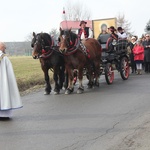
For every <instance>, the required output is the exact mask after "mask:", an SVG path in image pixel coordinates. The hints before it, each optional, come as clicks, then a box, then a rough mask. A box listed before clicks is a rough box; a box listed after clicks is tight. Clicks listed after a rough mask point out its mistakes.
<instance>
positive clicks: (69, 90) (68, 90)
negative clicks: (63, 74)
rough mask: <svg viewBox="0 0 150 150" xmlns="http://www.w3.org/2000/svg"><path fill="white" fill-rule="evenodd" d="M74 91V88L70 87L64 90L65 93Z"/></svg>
mask: <svg viewBox="0 0 150 150" xmlns="http://www.w3.org/2000/svg"><path fill="white" fill-rule="evenodd" d="M73 91H74V89H73V88H72V89H69V88H68V89H67V90H66V91H65V94H71V93H72V92H73Z"/></svg>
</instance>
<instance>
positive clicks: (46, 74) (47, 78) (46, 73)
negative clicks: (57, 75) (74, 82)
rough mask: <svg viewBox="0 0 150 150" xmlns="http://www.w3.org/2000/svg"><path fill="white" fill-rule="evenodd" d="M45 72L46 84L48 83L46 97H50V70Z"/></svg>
mask: <svg viewBox="0 0 150 150" xmlns="http://www.w3.org/2000/svg"><path fill="white" fill-rule="evenodd" d="M43 71H44V77H45V82H46V86H45V92H44V95H48V94H50V92H51V89H52V88H51V85H50V80H49V75H48V69H45V70H43Z"/></svg>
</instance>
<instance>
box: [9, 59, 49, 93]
mask: <svg viewBox="0 0 150 150" xmlns="http://www.w3.org/2000/svg"><path fill="white" fill-rule="evenodd" d="M9 59H10V61H11V62H12V65H13V69H14V73H15V76H16V80H17V84H18V88H19V91H20V92H22V91H25V90H28V89H30V88H32V87H34V86H37V85H39V86H41V85H44V83H45V80H44V73H43V71H42V69H41V66H40V62H39V60H34V59H33V58H32V57H31V56H12V57H9ZM51 74H52V73H51ZM50 77H51V75H50Z"/></svg>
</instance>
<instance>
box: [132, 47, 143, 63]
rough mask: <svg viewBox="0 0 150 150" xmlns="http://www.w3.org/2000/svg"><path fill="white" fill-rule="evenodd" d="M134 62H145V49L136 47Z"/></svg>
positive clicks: (134, 49)
mask: <svg viewBox="0 0 150 150" xmlns="http://www.w3.org/2000/svg"><path fill="white" fill-rule="evenodd" d="M132 51H133V54H134V60H144V47H143V46H141V45H135V46H134V48H133V50H132Z"/></svg>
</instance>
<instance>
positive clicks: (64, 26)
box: [60, 20, 92, 29]
mask: <svg viewBox="0 0 150 150" xmlns="http://www.w3.org/2000/svg"><path fill="white" fill-rule="evenodd" d="M85 21H86V22H87V24H86V26H87V27H90V28H91V29H92V20H85ZM60 27H61V28H62V29H70V28H72V29H78V28H80V21H62V22H61V23H60Z"/></svg>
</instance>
